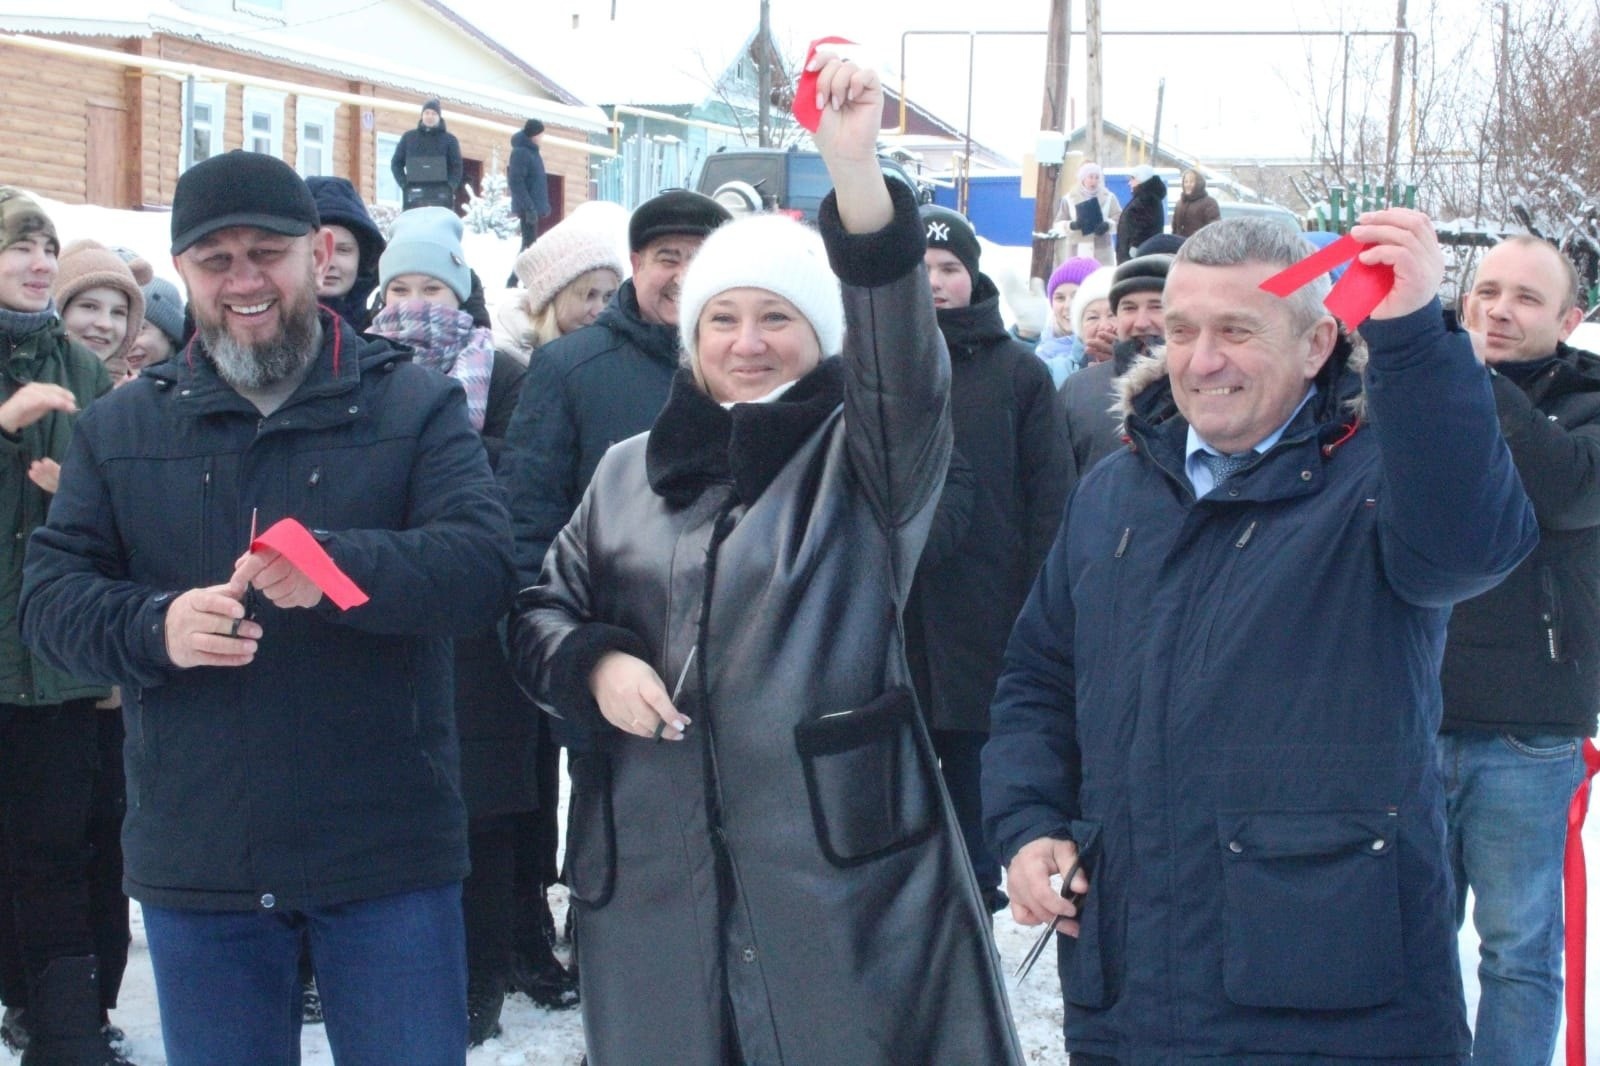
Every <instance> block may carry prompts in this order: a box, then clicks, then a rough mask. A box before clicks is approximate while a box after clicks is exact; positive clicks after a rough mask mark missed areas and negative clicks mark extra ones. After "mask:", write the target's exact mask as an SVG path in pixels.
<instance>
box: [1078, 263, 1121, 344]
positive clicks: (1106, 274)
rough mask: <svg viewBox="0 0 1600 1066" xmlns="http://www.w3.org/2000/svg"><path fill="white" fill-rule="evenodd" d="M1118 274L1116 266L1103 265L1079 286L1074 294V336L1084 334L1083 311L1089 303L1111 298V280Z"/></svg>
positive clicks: (1087, 307)
mask: <svg viewBox="0 0 1600 1066" xmlns="http://www.w3.org/2000/svg"><path fill="white" fill-rule="evenodd" d="M1116 276H1117V271H1116V268H1115V267H1101V268H1100V269H1099V270H1096V271H1095V272H1094V273H1092V274H1090V275H1089V276H1088V277H1086V278H1084V279H1083V282H1082V283H1081V284H1080V285H1079V286H1078V291H1077V292H1075V293H1073V294H1072V333H1073V335H1074V336H1077V337H1081V336H1083V313H1084V312H1085V311H1087V310H1088V309H1089V305H1090V304H1092V303H1094V302H1095V301H1096V300H1109V299H1110V298H1111V281H1112V279H1113V278H1115V277H1116Z"/></svg>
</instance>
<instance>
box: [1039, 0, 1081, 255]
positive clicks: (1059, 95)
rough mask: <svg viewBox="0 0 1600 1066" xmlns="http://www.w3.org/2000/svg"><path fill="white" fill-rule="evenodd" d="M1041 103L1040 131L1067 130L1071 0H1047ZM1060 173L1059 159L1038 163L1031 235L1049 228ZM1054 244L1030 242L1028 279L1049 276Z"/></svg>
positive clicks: (1050, 240)
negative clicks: (1047, 31)
mask: <svg viewBox="0 0 1600 1066" xmlns="http://www.w3.org/2000/svg"><path fill="white" fill-rule="evenodd" d="M1045 40H1046V41H1047V42H1048V43H1047V46H1046V48H1045V61H1044V104H1043V106H1042V107H1041V108H1040V110H1039V128H1040V129H1041V130H1059V131H1060V132H1061V133H1063V134H1065V133H1068V132H1070V131H1069V130H1068V129H1067V125H1066V123H1067V66H1068V61H1069V58H1070V56H1071V55H1072V0H1050V32H1049V35H1048V36H1047V37H1046V38H1045ZM1060 173H1061V160H1059V159H1049V160H1046V159H1041V160H1039V176H1038V179H1037V181H1036V183H1035V186H1034V193H1033V232H1034V233H1043V232H1045V231H1046V230H1048V229H1049V228H1050V225H1051V223H1052V222H1053V221H1054V219H1055V213H1056V179H1057V177H1058V176H1059V175H1060ZM1055 243H1056V242H1055V241H1054V240H1052V239H1049V238H1043V237H1035V238H1034V239H1033V262H1032V264H1031V266H1030V269H1029V270H1028V276H1029V277H1030V278H1038V279H1040V280H1041V281H1043V280H1045V279H1047V278H1049V277H1050V270H1051V267H1052V265H1053V264H1052V263H1051V260H1052V259H1053V258H1054V252H1055Z"/></svg>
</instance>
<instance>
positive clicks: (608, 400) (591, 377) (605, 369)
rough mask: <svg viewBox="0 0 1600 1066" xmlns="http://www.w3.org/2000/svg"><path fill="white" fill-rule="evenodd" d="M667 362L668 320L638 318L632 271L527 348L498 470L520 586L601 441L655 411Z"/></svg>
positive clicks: (672, 363) (596, 459)
mask: <svg viewBox="0 0 1600 1066" xmlns="http://www.w3.org/2000/svg"><path fill="white" fill-rule="evenodd" d="M677 366H678V328H677V327H676V326H663V325H656V324H654V323H650V322H646V321H645V320H644V319H643V318H641V317H640V315H639V300H638V297H637V296H636V295H635V294H634V289H633V281H632V279H629V280H628V281H625V282H623V283H622V287H621V288H620V289H618V290H617V295H616V296H615V297H613V298H612V301H611V303H610V304H608V305H607V306H606V309H605V310H604V311H602V312H600V317H599V318H597V319H595V321H594V322H593V324H591V325H588V326H585V327H584V328H583V329H580V330H577V331H576V332H574V333H569V334H568V335H567V336H565V337H562V338H560V339H558V340H555V341H552V342H550V343H549V344H547V345H545V346H544V347H543V348H540V349H539V351H538V352H537V353H535V355H534V356H533V360H532V362H531V363H530V364H529V366H528V376H527V377H526V378H524V379H523V383H522V398H521V399H520V400H518V402H517V410H516V414H515V415H513V416H512V419H511V428H510V429H509V430H508V431H507V432H506V453H505V455H503V456H502V457H501V462H500V470H499V476H500V483H501V485H502V486H504V488H505V492H506V500H507V502H508V503H509V504H510V507H511V526H512V531H513V532H514V533H515V535H516V540H517V578H518V581H519V582H520V583H521V585H522V587H523V588H527V587H528V586H530V585H533V584H534V583H535V582H537V581H538V580H539V570H540V568H541V567H542V566H543V565H544V555H545V552H546V551H547V550H548V549H549V547H550V542H551V541H552V540H554V539H555V536H556V534H557V533H559V532H561V527H562V526H564V525H566V524H567V520H568V519H569V518H571V517H572V512H574V511H576V510H577V509H578V501H579V500H580V499H581V498H582V497H583V490H584V489H586V488H587V487H588V486H589V479H590V478H591V477H593V476H594V469H595V467H596V466H597V465H599V463H600V457H601V456H602V455H604V454H605V451H606V449H607V448H609V447H611V446H612V445H613V444H615V443H616V442H617V441H619V440H626V439H627V438H628V437H632V436H634V435H635V434H638V433H643V432H644V431H645V430H647V429H649V428H650V425H651V423H653V422H654V421H655V420H656V415H658V414H660V413H661V407H662V405H663V404H665V403H666V402H667V389H668V386H670V385H671V383H672V374H673V371H674V370H676V369H677Z"/></svg>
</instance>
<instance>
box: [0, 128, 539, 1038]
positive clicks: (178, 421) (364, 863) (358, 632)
mask: <svg viewBox="0 0 1600 1066" xmlns="http://www.w3.org/2000/svg"><path fill="white" fill-rule="evenodd" d="M331 243H332V239H331V234H330V233H329V232H328V231H327V230H325V229H321V228H319V226H318V217H317V212H316V207H315V204H314V203H313V201H312V198H311V194H310V192H309V191H308V190H307V189H306V186H305V184H304V182H302V181H301V180H300V178H299V177H298V176H297V175H296V174H295V173H294V171H293V170H291V169H290V168H289V167H288V165H287V164H285V163H283V162H281V161H279V160H277V159H274V158H272V157H270V156H266V155H261V154H257V153H252V152H230V153H228V154H226V155H222V156H216V157H213V158H211V159H209V160H206V161H205V162H202V163H198V164H196V165H195V166H193V167H191V168H189V169H188V170H187V171H185V172H184V174H183V176H182V177H180V178H179V179H178V187H177V193H176V196H175V197H174V200H173V210H172V252H173V258H174V262H175V264H176V266H177V269H178V273H179V274H180V275H182V277H183V280H184V282H185V284H186V285H187V286H188V289H189V306H190V308H191V309H192V311H193V313H194V318H195V322H196V325H197V337H196V340H195V343H194V344H193V345H192V346H191V347H190V348H189V349H186V350H185V352H184V353H183V355H182V356H180V357H178V358H174V359H170V360H168V361H167V362H165V363H162V364H160V365H158V366H156V367H154V368H152V369H151V370H150V371H149V372H147V373H146V374H144V375H143V376H141V377H140V378H139V379H137V380H136V381H134V382H132V383H130V384H129V385H127V386H124V387H123V388H122V389H119V390H118V391H117V392H116V393H114V394H113V395H112V396H110V397H108V398H107V400H106V401H105V402H103V403H101V404H98V405H96V406H95V408H94V409H93V410H92V411H90V412H86V417H84V418H81V419H80V420H79V431H78V433H77V434H76V435H75V436H74V438H73V444H72V450H71V451H70V453H69V454H68V458H67V461H66V462H65V463H64V464H63V466H62V476H61V488H60V491H59V493H58V494H57V496H56V499H55V502H54V504H53V505H52V507H51V509H50V521H49V522H48V523H47V524H46V526H45V528H43V529H41V530H40V531H39V533H38V535H37V536H36V537H35V538H34V540H33V541H32V542H31V544H30V545H29V555H28V562H27V568H26V571H25V581H24V589H23V607H22V615H23V622H22V625H23V631H24V637H25V639H26V640H27V641H28V642H29V644H30V645H31V646H32V647H33V648H34V650H35V651H36V653H37V654H39V655H40V657H41V658H43V659H45V660H46V661H48V662H51V663H53V664H55V665H56V666H58V667H61V668H64V669H68V670H72V671H74V672H76V673H78V674H80V675H81V676H84V677H88V678H92V679H96V680H101V681H107V682H116V683H118V684H120V685H122V691H123V707H124V715H125V720H126V723H127V729H128V736H129V741H128V745H127V776H128V797H129V800H128V815H127V821H126V824H125V828H124V836H123V841H124V846H125V852H126V885H127V888H128V893H129V895H131V896H132V897H133V898H135V899H137V900H139V901H140V903H141V904H142V905H143V912H144V922H145V931H146V934H147V937H148V940H149V945H150V957H151V961H152V963H153V964H154V968H155V976H156V992H157V996H158V998H159V1001H160V1007H161V1029H162V1039H163V1041H164V1043H165V1045H166V1052H167V1061H168V1062H170V1063H173V1064H174V1066H182V1064H185V1063H195V1064H214V1063H284V1062H292V1061H295V1060H296V1059H297V1058H298V1049H299V1024H300V1011H299V1010H298V1009H297V1008H298V1005H299V982H298V976H297V962H298V959H299V956H300V949H301V939H302V935H304V936H306V937H307V938H308V939H309V941H310V944H311V949H312V952H313V954H314V956H315V958H316V967H317V980H318V985H319V989H320V991H321V994H322V1003H323V1009H324V1014H325V1018H326V1021H327V1026H328V1034H329V1039H330V1041H331V1043H332V1044H333V1047H334V1054H335V1058H336V1059H339V1060H343V1059H345V1058H347V1057H348V1058H349V1059H350V1061H355V1062H390V1061H396V1060H397V1059H403V1060H404V1061H407V1062H417V1063H461V1062H462V1061H463V1059H464V1057H465V1049H466V1040H467V1006H466V963H465V947H464V942H463V932H462V917H461V879H462V877H463V876H464V875H465V874H466V872H467V850H466V812H465V809H464V807H463V805H462V799H461V793H460V789H459V787H458V781H457V777H458V775H457V765H458V760H459V755H458V748H457V743H456V734H455V714H454V704H453V688H452V671H451V643H450V639H449V638H451V637H452V636H456V635H464V634H467V633H471V632H475V631H477V630H480V629H482V628H483V627H485V626H490V625H493V623H494V622H495V620H496V618H497V617H498V616H499V614H500V613H501V612H502V611H503V610H504V609H505V606H506V604H507V601H508V599H509V595H510V592H511V581H512V571H511V540H510V530H509V527H508V524H507V520H506V514H505V509H504V507H503V505H502V504H501V503H500V502H499V496H498V493H497V491H496V489H495V486H494V482H493V479H492V476H491V475H490V473H489V466H488V461H487V459H486V457H485V455H484V450H483V445H482V443H481V442H480V441H479V438H478V434H477V433H476V432H475V431H474V430H473V428H472V425H471V423H470V422H469V421H468V418H467V412H466V403H465V399H464V397H463V394H462V390H461V387H460V385H459V384H456V383H455V382H452V381H451V380H449V379H448V378H446V377H444V376H443V375H441V374H438V373H435V372H434V371H431V370H427V369H425V368H423V367H421V366H420V365H417V364H415V363H413V362H412V361H411V355H410V352H409V350H407V349H404V348H400V347H396V346H394V345H392V344H390V343H389V342H388V341H386V340H383V339H381V338H376V337H364V336H362V335H360V334H358V333H356V332H355V331H354V330H353V329H352V328H351V327H350V326H349V325H348V324H347V323H345V322H343V321H342V320H341V319H339V318H338V317H337V316H336V315H333V314H331V313H329V312H326V311H319V310H318V307H317V302H316V291H315V290H316V278H317V276H318V271H319V269H320V268H321V267H322V266H323V264H324V263H325V262H326V260H327V257H328V255H329V249H330V245H331ZM3 414H4V408H3V407H0V416H3ZM285 518H293V519H297V520H298V521H299V522H300V523H302V525H304V526H305V527H307V528H309V529H311V530H312V531H313V536H314V537H315V539H316V540H317V541H318V542H319V543H320V544H321V546H322V548H323V549H324V550H325V551H326V553H327V554H328V555H329V556H331V557H332V560H333V562H334V563H335V564H336V565H337V566H338V567H339V568H340V569H342V570H343V571H344V572H345V573H346V574H347V575H349V577H350V578H351V579H352V580H353V581H354V582H355V584H356V585H357V586H358V587H359V588H360V589H362V590H363V591H364V592H365V593H366V594H367V596H368V597H369V599H368V600H367V602H365V603H364V604H361V605H358V606H354V607H352V608H350V609H349V610H343V611H342V610H340V609H339V608H337V607H336V606H335V605H334V604H332V603H331V602H329V601H328V599H327V598H326V597H324V596H323V594H322V591H321V589H320V588H319V587H318V586H317V585H316V584H315V583H314V582H313V581H312V580H311V578H310V577H309V576H308V575H307V574H306V573H305V572H303V571H302V570H301V569H300V568H299V567H298V566H297V565H296V564H295V563H294V562H293V561H292V560H291V559H290V558H289V557H287V556H284V555H280V554H278V553H277V552H275V551H272V550H270V549H262V550H259V551H251V550H250V547H249V545H250V543H251V538H252V536H253V534H255V533H257V532H261V531H265V530H267V529H268V528H269V527H271V526H273V525H274V524H275V523H277V522H278V521H279V520H281V519H285Z"/></svg>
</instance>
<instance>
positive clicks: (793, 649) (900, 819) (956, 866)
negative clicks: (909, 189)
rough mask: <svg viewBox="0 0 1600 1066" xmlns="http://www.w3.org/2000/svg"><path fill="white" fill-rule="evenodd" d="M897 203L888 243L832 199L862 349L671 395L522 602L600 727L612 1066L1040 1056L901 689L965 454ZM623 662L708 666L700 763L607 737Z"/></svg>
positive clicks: (582, 921)
mask: <svg viewBox="0 0 1600 1066" xmlns="http://www.w3.org/2000/svg"><path fill="white" fill-rule="evenodd" d="M896 199H897V202H896V207H897V210H896V216H895V222H894V223H893V224H892V227H891V228H889V229H887V230H886V231H884V232H883V233H880V234H872V235H846V234H844V233H843V232H842V228H841V227H840V225H839V222H838V216H837V211H836V209H835V208H834V206H833V200H832V197H831V195H830V197H829V198H828V199H827V200H826V201H824V203H823V207H822V211H821V215H820V226H821V229H822V231H823V233H824V235H825V239H826V240H827V243H828V247H829V252H830V258H831V259H832V261H833V264H834V269H835V270H836V271H837V272H838V273H839V274H840V276H841V280H842V281H843V282H844V283H845V284H844V304H845V314H846V320H847V323H848V329H847V331H846V333H845V350H844V353H843V354H842V355H841V356H839V357H838V358H837V359H827V360H825V361H824V362H823V364H822V365H821V366H819V367H818V368H817V369H816V370H813V371H812V372H811V373H810V374H808V375H807V376H806V377H804V378H802V379H801V380H800V381H798V382H797V383H796V384H795V385H794V387H793V388H791V389H790V390H789V391H788V392H787V393H785V394H784V396H783V397H782V398H780V399H779V400H778V401H775V402H772V403H767V404H736V405H734V406H733V408H732V409H731V410H724V409H723V408H721V407H720V406H719V405H718V404H716V403H715V402H714V401H712V400H711V399H710V398H709V397H707V396H706V395H705V394H704V393H702V392H700V390H699V389H698V388H697V387H696V386H695V385H694V382H693V378H692V377H691V376H690V374H689V373H688V372H687V371H684V372H682V373H680V374H679V375H678V376H677V378H676V379H675V381H674V382H673V388H672V399H671V400H670V401H669V402H668V405H667V408H666V410H664V411H663V412H662V414H661V418H660V419H659V420H658V421H657V422H656V424H655V427H654V428H653V429H652V430H651V431H650V433H649V435H648V436H640V437H636V438H634V439H632V440H630V441H627V442H625V443H623V444H621V445H619V446H617V447H616V448H614V449H612V450H611V452H610V453H608V454H607V455H606V457H605V459H604V460H603V461H602V462H601V464H600V467H599V469H598V470H596V471H595V475H594V480H593V482H592V483H591V484H590V486H589V491H588V492H587V494H586V495H585V496H584V499H583V504H582V506H581V507H580V508H579V509H578V513H577V514H576V515H575V516H574V517H573V520H572V522H571V524H569V525H568V526H567V527H566V528H565V529H563V530H562V532H561V535H560V537H559V538H558V539H557V541H556V543H555V545H554V547H553V548H552V549H551V551H550V556H549V559H548V560H547V562H546V565H545V570H544V581H543V583H542V584H541V585H540V586H539V587H538V588H536V589H533V590H531V591H529V592H525V593H524V594H523V596H522V599H521V601H520V604H519V612H518V615H517V621H516V624H515V627H514V646H515V648H516V651H517V656H518V670H519V675H518V676H519V677H520V678H521V679H522V680H523V682H524V684H525V685H528V686H530V687H531V688H532V689H533V690H534V691H535V692H536V693H537V695H538V697H539V698H540V700H541V701H542V702H544V703H546V704H547V705H548V706H549V707H550V708H551V709H553V710H555V711H558V712H560V713H562V714H566V715H572V716H575V717H577V718H578V719H580V720H582V721H585V722H588V723H591V725H592V727H593V728H594V729H595V731H596V732H595V744H594V746H593V748H592V750H590V751H588V752H586V753H584V754H582V755H581V756H579V757H578V758H577V759H576V760H575V761H574V763H573V799H572V825H571V836H570V841H569V847H570V850H569V853H568V861H569V864H570V873H569V884H570V886H571V889H572V894H573V897H574V899H575V900H576V901H577V907H578V910H577V921H578V925H577V928H576V930H575V935H576V936H577V938H578V939H579V941H580V942H581V943H582V945H583V971H582V974H583V1008H584V1020H585V1023H586V1024H585V1030H586V1032H587V1033H588V1037H589V1046H588V1052H589V1061H590V1062H592V1063H594V1064H595V1066H617V1064H629V1066H631V1064H634V1063H646V1062H669V1061H670V1062H684V1063H721V1062H728V1061H734V1052H735V1047H734V1046H731V1045H733V1040H731V1039H730V1036H733V1037H736V1040H737V1045H736V1047H737V1053H738V1057H737V1061H741V1062H751V1063H757V1062H759V1063H766V1064H770V1066H782V1064H785V1063H789V1064H797V1063H804V1064H811V1063H818V1064H820V1063H830V1064H831V1063H851V1064H860V1066H872V1064H882V1066H887V1064H889V1063H901V1062H904V1063H918V1064H928V1066H956V1064H962V1066H965V1064H970V1063H985V1064H995V1066H1001V1064H1007V1063H1012V1064H1015V1063H1019V1062H1020V1061H1021V1059H1020V1054H1019V1052H1018V1050H1017V1046H1016V1038H1015V1035H1014V1033H1013V1031H1012V1026H1011V1020H1010V1016H1009V1012H1008V1011H1007V1009H1006V1005H1005V997H1004V991H1003V989H1002V987H1001V984H1000V975H999V972H998V964H997V959H996V957H995V955H994V950H993V947H992V945H991V941H990V939H989V916H988V914H986V913H985V912H984V910H983V907H982V904H981V902H980V901H979V897H978V893H977V887H976V884H975V883H974V881H973V879H972V875H971V872H970V868H969V866H968V863H967V860H966V853H965V851H964V850H963V849H962V847H961V844H960V834H959V832H958V831H957V829H956V825H955V820H954V817H953V815H952V814H951V813H950V809H949V807H948V804H947V803H946V802H945V801H944V799H943V792H942V789H941V788H940V786H939V783H938V779H937V770H936V768H935V764H934V759H933V754H932V748H931V745H930V743H929V741H928V737H927V733H926V731H925V730H924V728H923V726H922V723H921V722H920V720H919V718H918V715H917V713H916V708H915V704H914V701H913V699H912V697H911V695H910V693H909V691H908V690H907V688H906V687H905V686H906V684H907V681H908V676H907V670H906V666H905V659H904V655H903V651H902V647H901V641H900V636H899V627H898V626H897V624H896V618H897V617H898V615H899V613H900V611H901V609H902V608H903V607H904V604H905V597H906V592H907V590H908V588H909V586H910V584H911V579H912V575H913V572H914V570H915V567H916V560H917V557H918V554H919V553H920V552H921V550H922V545H923V540H924V538H925V536H926V534H927V531H928V525H929V521H930V519H931V516H932V513H933V511H934V508H935V502H936V500H937V499H938V495H939V488H940V486H941V484H942V483H943V480H944V475H945V464H946V460H947V457H948V455H949V453H950V421H949V412H948V402H949V401H948V390H949V363H948V362H947V360H946V358H945V354H944V346H943V344H942V343H941V341H940V339H939V334H938V330H937V329H936V327H935V324H934V320H933V315H932V314H931V307H930V305H929V297H928V288H927V286H928V282H927V277H926V275H925V274H924V272H923V270H922V267H921V258H922V254H923V242H922V229H921V226H920V225H919V224H918V222H917V216H916V207H915V204H914V202H913V201H912V198H911V196H910V195H909V193H907V194H905V195H904V196H898V197H897V198H896ZM611 648H620V649H624V650H629V651H632V652H633V653H634V654H637V655H639V656H640V657H641V658H643V659H645V660H646V661H647V662H649V663H651V664H653V665H654V666H655V668H656V670H657V671H658V672H659V673H660V674H661V676H662V677H663V678H665V679H669V680H668V683H669V684H672V683H673V681H672V679H675V678H677V677H678V676H680V675H683V674H685V667H686V666H687V665H691V656H692V657H693V662H692V665H693V667H694V669H693V670H692V671H689V672H688V673H687V674H686V676H687V683H686V685H685V687H684V689H683V692H682V695H681V699H680V702H679V704H678V705H679V706H680V707H681V708H683V709H684V710H685V712H686V713H687V714H688V715H689V716H690V717H691V718H692V719H693V721H694V724H693V725H692V726H691V727H690V728H689V731H688V733H687V734H686V738H685V740H684V741H683V742H681V743H670V744H655V743H652V742H650V741H648V740H644V739H640V738H637V737H632V736H628V735H626V734H623V733H621V732H619V731H617V730H616V729H614V728H613V727H612V726H611V725H610V724H609V723H607V722H605V721H604V719H602V718H600V717H599V712H598V710H597V709H596V708H595V707H594V701H593V699H592V698H591V697H590V696H589V695H588V691H587V686H586V678H587V676H588V673H589V670H590V668H592V666H593V664H594V662H595V661H596V659H597V657H598V655H599V653H601V652H602V651H605V650H608V649H611ZM661 988H667V989H671V990H672V994H671V995H670V996H668V997H666V998H662V997H658V996H652V995H649V994H648V991H649V990H650V989H661ZM730 1030H731V1033H730Z"/></svg>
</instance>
